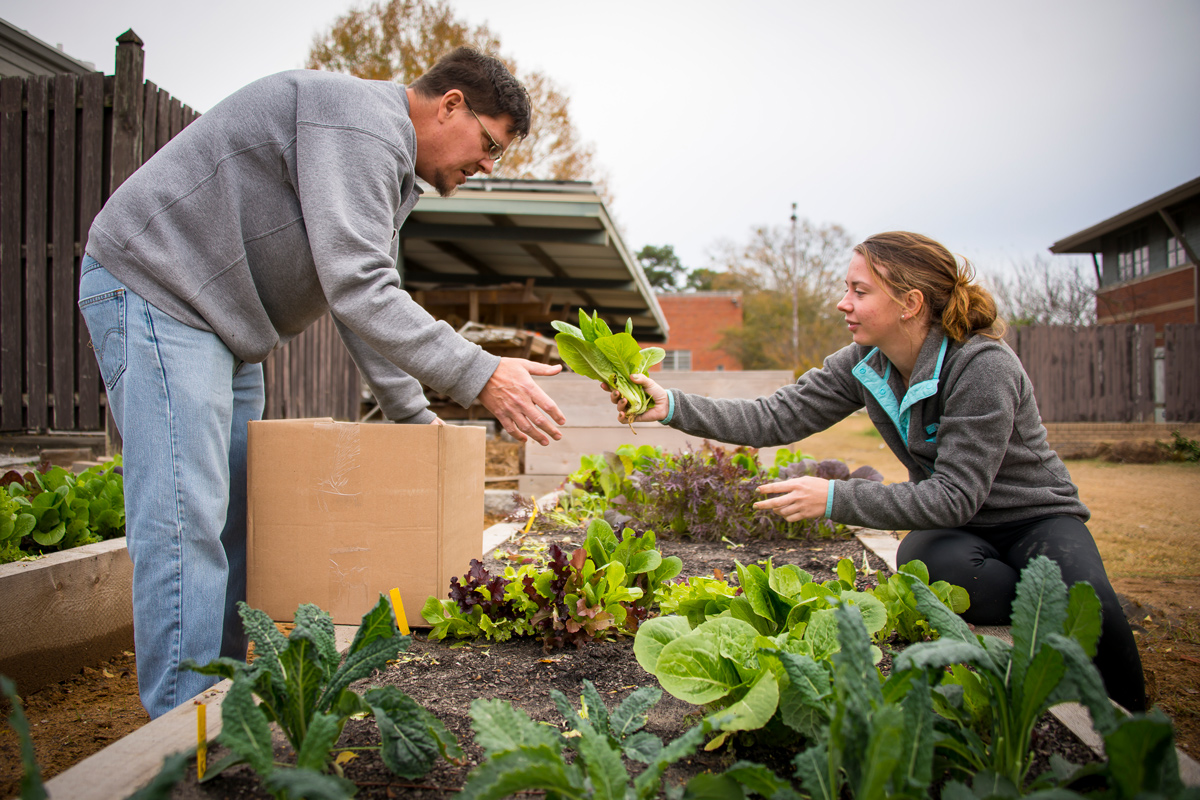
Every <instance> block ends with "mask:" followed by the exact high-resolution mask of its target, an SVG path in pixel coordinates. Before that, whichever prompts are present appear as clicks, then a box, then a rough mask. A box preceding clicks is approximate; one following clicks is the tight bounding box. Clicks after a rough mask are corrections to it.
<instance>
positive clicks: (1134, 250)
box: [1117, 228, 1150, 281]
mask: <svg viewBox="0 0 1200 800" xmlns="http://www.w3.org/2000/svg"><path fill="white" fill-rule="evenodd" d="M1149 239H1150V235H1149V231H1147V230H1146V229H1145V228H1139V229H1137V230H1135V231H1130V232H1129V233H1126V234H1124V235H1122V236H1121V237H1120V238H1119V239H1118V240H1117V280H1119V281H1128V280H1133V279H1134V278H1140V277H1142V276H1143V275H1149V274H1150V241H1149Z"/></svg>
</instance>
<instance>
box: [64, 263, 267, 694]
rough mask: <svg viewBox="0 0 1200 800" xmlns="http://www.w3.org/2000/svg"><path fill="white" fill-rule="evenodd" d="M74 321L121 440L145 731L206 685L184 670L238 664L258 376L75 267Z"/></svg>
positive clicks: (99, 275)
mask: <svg viewBox="0 0 1200 800" xmlns="http://www.w3.org/2000/svg"><path fill="white" fill-rule="evenodd" d="M79 310H80V311H81V312H82V314H83V318H84V320H85V321H86V323H87V327H88V331H89V333H90V334H91V337H92V347H93V349H94V350H95V353H96V359H97V361H98V362H99V364H100V374H101V376H102V377H103V379H104V384H105V386H106V387H107V393H108V407H109V410H110V411H111V412H112V415H113V419H114V420H116V423H117V429H118V430H119V431H120V432H121V436H122V438H123V440H124V446H123V457H124V470H123V471H124V481H125V515H126V517H125V520H126V522H125V526H126V527H125V529H126V535H127V538H128V545H129V555H130V557H131V558H132V559H133V630H134V642H135V645H136V650H137V667H138V688H139V691H140V693H141V698H142V705H144V706H145V707H146V711H147V712H149V714H150V716H151V717H152V718H153V717H158V716H161V715H162V714H165V713H166V712H168V711H170V710H171V709H172V708H174V707H175V706H177V705H179V704H180V703H183V702H185V701H187V700H190V699H191V698H192V697H194V696H195V695H196V694H199V693H200V692H202V691H203V690H205V689H207V688H208V687H209V686H211V685H212V684H213V683H214V682H215V680H214V679H213V678H211V677H209V676H206V675H199V674H197V673H194V672H190V671H180V669H179V664H180V663H181V662H182V661H183V660H184V659H193V660H195V661H197V662H198V663H200V664H206V663H208V662H209V661H211V660H213V659H215V658H216V657H217V656H219V655H222V656H231V657H235V658H239V659H244V658H245V657H246V638H245V633H244V631H243V630H242V625H241V619H240V617H239V616H238V614H237V601H238V600H244V599H245V597H246V426H247V423H248V422H249V421H250V420H257V419H261V418H262V411H263V401H264V394H263V371H262V365H261V364H245V363H242V362H241V361H239V360H238V358H237V357H236V356H235V355H234V354H233V353H232V352H230V350H229V348H228V347H226V346H225V344H224V343H223V342H222V341H221V339H220V338H219V337H218V336H217V335H216V334H213V333H209V332H207V331H202V330H198V329H196V328H192V327H189V326H187V325H184V324H183V323H181V322H179V321H177V320H175V319H174V318H172V317H170V316H168V315H167V314H164V313H163V312H162V311H160V310H159V309H157V308H155V307H154V306H152V305H150V304H149V303H147V302H146V301H145V300H144V299H142V298H141V297H140V296H139V295H137V294H136V293H134V292H133V291H131V290H130V289H129V288H128V287H126V286H125V285H124V284H122V283H121V282H120V281H118V280H117V279H116V278H114V277H113V276H112V275H111V274H110V273H109V272H108V270H106V269H104V267H102V266H101V265H100V264H99V263H97V262H96V261H95V260H94V259H93V258H91V257H90V256H84V259H83V265H82V277H81V279H80V284H79Z"/></svg>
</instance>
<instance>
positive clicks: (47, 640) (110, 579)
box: [0, 537, 133, 694]
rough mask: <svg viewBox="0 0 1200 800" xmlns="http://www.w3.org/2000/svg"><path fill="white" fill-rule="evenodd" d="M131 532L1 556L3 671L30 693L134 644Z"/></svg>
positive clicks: (0, 665) (0, 659) (0, 653)
mask: <svg viewBox="0 0 1200 800" xmlns="http://www.w3.org/2000/svg"><path fill="white" fill-rule="evenodd" d="M132 587H133V562H131V561H130V560H129V552H128V551H127V550H126V547H125V537H121V538H119V539H109V540H108V541H105V542H98V543H96V544H88V545H83V546H81V547H75V548H72V549H70V550H64V551H62V552H58V553H50V554H47V555H45V556H42V557H41V558H39V559H37V560H35V561H17V562H14V563H11V564H0V597H3V598H4V614H3V615H2V616H0V642H3V647H2V648H0V674H3V675H7V676H9V677H10V678H12V680H13V681H14V682H16V684H17V687H18V688H19V689H20V691H21V692H22V693H24V694H28V693H30V692H35V691H37V690H38V689H39V688H41V687H43V686H46V685H49V684H52V683H57V682H58V681H61V680H63V679H64V678H67V677H69V676H71V675H74V674H76V673H78V672H79V670H80V669H82V668H83V667H88V666H92V665H95V664H98V663H100V662H102V661H105V660H106V659H109V658H112V657H113V656H115V655H117V654H118V653H120V652H121V651H122V650H130V649H132V648H133V602H132V591H133V590H132Z"/></svg>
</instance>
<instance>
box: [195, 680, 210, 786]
mask: <svg viewBox="0 0 1200 800" xmlns="http://www.w3.org/2000/svg"><path fill="white" fill-rule="evenodd" d="M207 708H208V706H206V705H204V703H201V702H200V701H199V700H197V701H196V780H200V781H202V780H204V770H205V769H207V768H208V722H207V721H206V720H205V714H206V709H207Z"/></svg>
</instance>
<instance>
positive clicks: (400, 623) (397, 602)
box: [389, 587, 408, 636]
mask: <svg viewBox="0 0 1200 800" xmlns="http://www.w3.org/2000/svg"><path fill="white" fill-rule="evenodd" d="M389 594H390V595H391V598H392V610H393V611H395V612H396V627H397V628H399V629H400V632H401V633H403V634H404V635H405V636H408V617H406V616H404V601H403V600H401V599H400V589H399V587H397V588H395V589H392V591H391V592H390V593H389Z"/></svg>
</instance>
